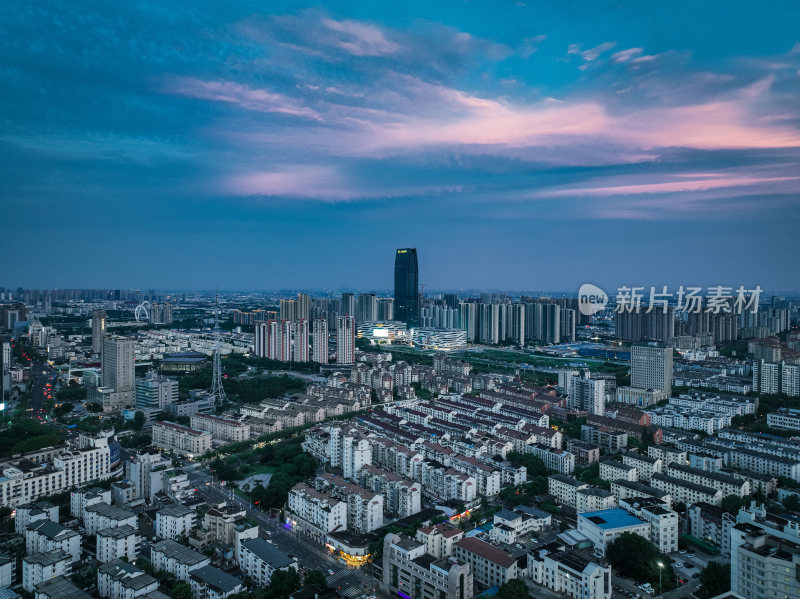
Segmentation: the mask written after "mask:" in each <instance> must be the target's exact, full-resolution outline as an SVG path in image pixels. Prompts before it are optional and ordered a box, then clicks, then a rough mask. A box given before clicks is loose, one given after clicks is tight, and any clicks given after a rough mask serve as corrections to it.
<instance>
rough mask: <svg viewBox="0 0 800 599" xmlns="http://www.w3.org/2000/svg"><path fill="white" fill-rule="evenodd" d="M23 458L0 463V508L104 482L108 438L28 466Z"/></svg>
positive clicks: (108, 458)
mask: <svg viewBox="0 0 800 599" xmlns="http://www.w3.org/2000/svg"><path fill="white" fill-rule="evenodd" d="M25 457H26V456H23V459H22V460H20V461H18V462H6V463H5V464H0V474H2V476H0V505H4V506H8V507H16V506H18V505H23V504H26V503H31V502H32V501H36V500H37V499H38V498H39V497H42V496H46V495H53V494H56V493H61V492H63V491H66V490H67V489H70V488H72V487H81V486H84V485H86V484H88V483H92V482H94V481H98V480H105V479H107V478H108V477H109V476H110V472H111V452H110V450H109V447H108V440H107V439H103V440H99V439H98V440H97V446H95V447H92V446H90V447H83V448H80V449H64V450H62V451H59V452H57V453H55V455H53V457H52V459H49V460H47V461H44V462H40V463H35V464H31V463H30V460H25Z"/></svg>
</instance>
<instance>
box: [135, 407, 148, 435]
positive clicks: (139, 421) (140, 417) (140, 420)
mask: <svg viewBox="0 0 800 599" xmlns="http://www.w3.org/2000/svg"><path fill="white" fill-rule="evenodd" d="M146 421H147V416H145V415H144V412H139V411H137V412H136V414H134V415H133V428H134V430H137V431H140V430H142V428H143V427H144V423H145V422H146Z"/></svg>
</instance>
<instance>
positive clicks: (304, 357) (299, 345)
mask: <svg viewBox="0 0 800 599" xmlns="http://www.w3.org/2000/svg"><path fill="white" fill-rule="evenodd" d="M292 329H293V331H292V336H293V337H294V361H295V362H308V320H306V319H305V318H300V319H298V320H297V321H296V322H294V323H292Z"/></svg>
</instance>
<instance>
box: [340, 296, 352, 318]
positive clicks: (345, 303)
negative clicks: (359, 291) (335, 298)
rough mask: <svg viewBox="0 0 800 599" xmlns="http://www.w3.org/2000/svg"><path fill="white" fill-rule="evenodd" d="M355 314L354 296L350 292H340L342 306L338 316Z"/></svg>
mask: <svg viewBox="0 0 800 599" xmlns="http://www.w3.org/2000/svg"><path fill="white" fill-rule="evenodd" d="M355 315H356V298H355V296H354V295H353V294H352V293H343V294H342V307H341V311H340V312H339V316H353V317H355Z"/></svg>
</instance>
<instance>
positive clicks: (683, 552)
mask: <svg viewBox="0 0 800 599" xmlns="http://www.w3.org/2000/svg"><path fill="white" fill-rule="evenodd" d="M678 553H680V554H681V555H686V549H681V550H680V551H678Z"/></svg>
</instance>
